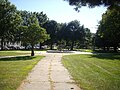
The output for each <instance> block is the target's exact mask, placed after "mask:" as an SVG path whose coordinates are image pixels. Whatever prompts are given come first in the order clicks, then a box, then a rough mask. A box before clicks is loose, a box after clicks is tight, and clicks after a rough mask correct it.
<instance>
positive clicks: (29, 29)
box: [0, 0, 91, 56]
mask: <svg viewBox="0 0 120 90" xmlns="http://www.w3.org/2000/svg"><path fill="white" fill-rule="evenodd" d="M0 41H1V50H3V49H4V46H6V45H7V43H9V42H12V43H15V42H21V44H22V46H24V47H25V48H26V47H27V46H28V45H31V55H32V56H34V46H35V44H38V43H39V44H40V46H41V45H42V44H46V45H48V46H50V49H53V45H54V44H56V45H57V46H58V48H59V49H60V48H67V49H70V50H73V48H74V46H81V47H86V48H88V47H89V45H90V44H91V32H90V30H89V29H88V28H85V27H84V26H83V25H80V22H79V21H77V20H74V21H71V22H69V23H57V22H56V21H55V20H49V18H48V17H47V15H46V14H44V13H43V12H29V11H25V10H24V11H20V10H17V9H16V6H15V5H13V4H11V3H10V2H9V1H8V0H3V1H2V2H0ZM40 48H41V47H40Z"/></svg>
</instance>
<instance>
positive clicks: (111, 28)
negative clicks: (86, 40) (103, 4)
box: [97, 5, 120, 51]
mask: <svg viewBox="0 0 120 90" xmlns="http://www.w3.org/2000/svg"><path fill="white" fill-rule="evenodd" d="M119 21H120V6H117V5H115V6H114V7H113V6H112V7H109V8H108V9H107V11H106V13H104V14H103V15H102V20H101V21H100V25H99V27H98V31H97V36H99V38H100V40H102V42H103V43H104V47H114V51H117V47H118V46H119V43H120V39H119V36H120V22H119Z"/></svg>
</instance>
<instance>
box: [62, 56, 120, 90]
mask: <svg viewBox="0 0 120 90" xmlns="http://www.w3.org/2000/svg"><path fill="white" fill-rule="evenodd" d="M62 63H63V64H64V66H65V67H66V68H67V69H68V71H69V72H70V74H71V75H72V76H73V79H74V80H75V81H76V84H78V86H80V87H81V88H82V89H83V90H119V89H120V55H116V54H96V55H69V56H63V58H62Z"/></svg>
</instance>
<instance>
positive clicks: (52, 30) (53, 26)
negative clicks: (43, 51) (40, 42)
mask: <svg viewBox="0 0 120 90" xmlns="http://www.w3.org/2000/svg"><path fill="white" fill-rule="evenodd" d="M43 27H44V28H45V29H46V31H47V33H48V34H49V35H50V39H49V40H48V41H47V42H48V43H49V44H50V49H51V50H52V49H53V44H54V43H55V42H56V38H57V36H56V35H57V32H58V23H57V22H56V21H54V20H50V21H48V22H46V23H45V24H44V26H43Z"/></svg>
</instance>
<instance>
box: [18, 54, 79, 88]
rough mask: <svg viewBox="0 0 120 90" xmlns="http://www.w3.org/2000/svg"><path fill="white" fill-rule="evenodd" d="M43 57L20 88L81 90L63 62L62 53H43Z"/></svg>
mask: <svg viewBox="0 0 120 90" xmlns="http://www.w3.org/2000/svg"><path fill="white" fill-rule="evenodd" d="M42 54H43V55H45V56H46V57H45V58H43V59H42V60H41V61H40V62H38V64H37V65H36V66H35V67H34V68H33V70H32V71H31V73H29V75H28V77H27V79H26V80H24V82H23V83H22V84H21V86H20V87H19V88H18V90H81V89H80V88H79V87H78V86H77V85H75V82H74V81H73V80H72V77H71V76H70V75H69V73H68V71H67V69H66V68H65V67H64V66H63V65H62V63H61V57H62V55H63V54H61V53H59V54H58V53H52V54H51V53H49V54H48V53H42Z"/></svg>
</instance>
